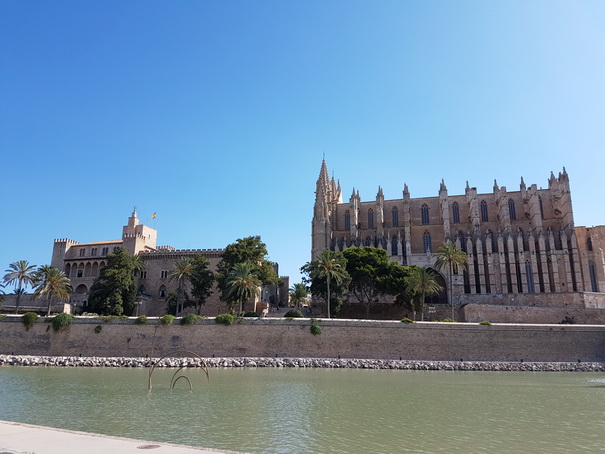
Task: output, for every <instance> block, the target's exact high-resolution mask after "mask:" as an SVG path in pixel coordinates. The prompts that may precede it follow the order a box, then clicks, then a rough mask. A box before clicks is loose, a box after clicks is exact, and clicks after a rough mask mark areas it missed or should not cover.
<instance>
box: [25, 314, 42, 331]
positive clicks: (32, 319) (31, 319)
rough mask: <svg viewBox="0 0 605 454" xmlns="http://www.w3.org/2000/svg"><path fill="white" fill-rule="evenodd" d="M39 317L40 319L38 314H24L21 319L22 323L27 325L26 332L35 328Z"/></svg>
mask: <svg viewBox="0 0 605 454" xmlns="http://www.w3.org/2000/svg"><path fill="white" fill-rule="evenodd" d="M38 317H39V315H38V314H36V313H35V312H26V313H25V314H23V316H22V317H21V321H22V322H23V324H24V325H25V330H26V331H27V330H28V329H30V328H31V327H32V326H34V323H36V320H38Z"/></svg>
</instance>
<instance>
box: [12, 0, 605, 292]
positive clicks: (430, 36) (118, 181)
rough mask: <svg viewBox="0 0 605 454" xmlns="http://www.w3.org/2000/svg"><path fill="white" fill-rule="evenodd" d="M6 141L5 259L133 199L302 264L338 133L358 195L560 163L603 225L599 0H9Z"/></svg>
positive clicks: (509, 179) (502, 177)
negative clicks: (252, 238) (252, 239)
mask: <svg viewBox="0 0 605 454" xmlns="http://www.w3.org/2000/svg"><path fill="white" fill-rule="evenodd" d="M0 153H1V155H0V156H1V160H0V165H1V169H2V170H1V172H0V175H1V176H0V178H1V191H2V195H3V198H4V203H2V204H1V205H0V210H1V213H2V215H1V217H0V229H1V230H0V238H1V241H2V242H1V246H0V269H1V270H4V269H6V268H7V267H8V264H9V263H10V262H13V261H16V260H21V259H25V260H28V261H30V263H32V264H36V265H42V264H46V263H49V262H50V259H51V252H52V245H53V240H54V239H55V238H64V237H67V238H72V239H74V240H77V241H80V242H89V241H101V240H112V239H119V238H120V235H121V227H122V225H124V224H125V223H126V220H127V217H128V216H129V215H130V213H131V211H132V208H133V206H135V205H136V206H137V209H138V212H139V215H140V218H141V221H142V222H143V223H146V224H149V225H151V226H152V227H155V228H156V229H158V244H159V245H172V246H174V247H176V248H221V247H224V246H225V245H227V244H229V243H231V242H233V241H235V240H236V239H237V238H241V237H244V236H249V235H261V237H262V239H263V240H264V241H265V242H266V244H267V246H268V249H269V256H270V257H269V258H270V259H271V260H274V261H277V262H279V264H280V274H282V275H290V276H291V277H292V282H297V281H298V280H299V278H300V277H299V268H300V266H302V265H303V264H304V263H305V262H306V261H308V260H309V259H310V249H311V218H312V212H313V201H314V190H315V182H316V180H317V177H318V175H319V169H320V165H321V160H322V156H323V154H324V153H325V157H326V161H327V164H328V168H329V171H330V173H332V172H334V176H335V177H336V178H338V179H340V181H341V184H342V187H343V196H344V199H345V200H348V198H349V195H350V193H351V191H352V189H353V187H355V188H356V189H358V190H359V191H360V195H361V198H362V200H372V199H374V198H375V196H376V192H377V189H378V186H379V185H381V186H382V187H383V190H384V195H385V198H387V199H391V198H400V197H401V193H402V190H403V184H404V182H405V183H407V184H408V186H409V189H410V192H411V195H412V197H425V196H436V195H437V192H438V189H439V183H440V181H441V179H442V178H444V179H445V182H446V184H447V187H448V191H449V193H450V194H462V193H463V192H464V187H465V182H466V180H468V181H469V184H470V185H471V186H476V187H477V189H478V191H479V192H483V193H489V192H491V191H492V186H493V180H494V178H495V179H497V181H498V184H500V185H503V186H507V188H508V189H509V190H518V188H519V182H520V178H521V176H523V177H524V179H525V182H526V183H527V184H528V185H530V184H532V183H535V184H537V185H538V187H540V186H543V187H546V186H547V179H548V176H549V174H550V171H551V170H552V171H554V172H555V174H558V172H560V171H561V170H562V168H563V166H565V167H566V169H567V171H568V173H569V176H570V182H571V188H572V197H573V203H574V211H575V221H576V225H588V226H591V225H600V224H604V223H605V213H604V208H605V203H604V202H603V200H602V198H601V197H600V194H601V193H602V182H603V171H604V169H605V2H604V1H602V0H596V1H582V0H568V1H556V0H546V1H540V0H530V1H527V0H521V1H515V0H506V1H485V0H479V1H471V0H456V1H438V0H435V1H404V0H398V1H378V2H376V1H370V0H368V1H353V0H347V1H344V0H343V1H331V0H316V1H314V0H305V1H295V0H292V1H279V0H257V1H249V0H242V1H233V0H221V1H218V0H216V1H203V0H196V1H168V0H166V1H157V0H156V1H154V0H140V1H135V0H115V1H112V0H102V1H101V0H87V1H81V0H73V1H58V0H44V1H42V0H39V1H33V0H2V1H0ZM154 212H157V219H155V221H152V220H151V215H152V213H154ZM1 267H4V268H1Z"/></svg>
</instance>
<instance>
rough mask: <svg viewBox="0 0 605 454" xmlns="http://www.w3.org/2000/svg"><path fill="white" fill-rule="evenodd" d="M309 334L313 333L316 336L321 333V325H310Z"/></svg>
mask: <svg viewBox="0 0 605 454" xmlns="http://www.w3.org/2000/svg"><path fill="white" fill-rule="evenodd" d="M311 334H313V335H314V336H317V335H318V334H321V326H319V325H311Z"/></svg>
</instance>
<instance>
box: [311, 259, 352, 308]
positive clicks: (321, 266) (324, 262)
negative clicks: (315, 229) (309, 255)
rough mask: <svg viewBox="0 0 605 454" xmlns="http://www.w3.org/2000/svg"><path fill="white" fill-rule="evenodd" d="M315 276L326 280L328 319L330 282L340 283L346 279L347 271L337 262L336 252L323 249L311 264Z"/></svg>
mask: <svg viewBox="0 0 605 454" xmlns="http://www.w3.org/2000/svg"><path fill="white" fill-rule="evenodd" d="M313 265H314V266H313V268H314V273H315V276H314V277H317V278H319V279H325V280H326V286H327V290H328V291H327V301H328V318H330V282H331V281H332V280H334V281H336V282H337V283H339V284H340V283H341V282H342V281H343V280H345V279H346V277H347V270H346V269H345V267H344V266H342V264H341V263H340V262H339V261H338V260H337V257H336V252H334V251H332V250H330V249H325V250H324V251H322V253H321V254H319V257H317V260H315V261H314V264H313Z"/></svg>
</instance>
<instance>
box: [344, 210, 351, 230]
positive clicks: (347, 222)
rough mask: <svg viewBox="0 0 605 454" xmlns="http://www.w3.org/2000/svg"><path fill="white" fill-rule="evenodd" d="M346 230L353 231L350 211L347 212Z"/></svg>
mask: <svg viewBox="0 0 605 454" xmlns="http://www.w3.org/2000/svg"><path fill="white" fill-rule="evenodd" d="M345 230H351V213H350V212H349V210H347V211H345Z"/></svg>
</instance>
